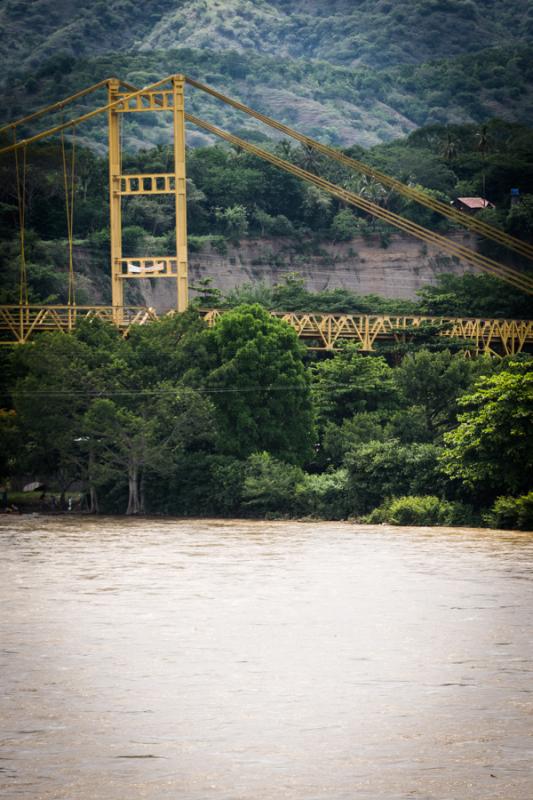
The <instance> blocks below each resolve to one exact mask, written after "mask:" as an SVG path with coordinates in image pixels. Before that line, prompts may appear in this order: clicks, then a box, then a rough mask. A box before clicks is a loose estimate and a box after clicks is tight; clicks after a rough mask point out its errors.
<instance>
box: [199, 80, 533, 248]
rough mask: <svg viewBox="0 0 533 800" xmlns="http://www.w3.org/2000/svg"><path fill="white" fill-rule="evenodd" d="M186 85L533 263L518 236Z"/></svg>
mask: <svg viewBox="0 0 533 800" xmlns="http://www.w3.org/2000/svg"><path fill="white" fill-rule="evenodd" d="M186 81H187V83H188V84H189V85H190V86H193V87H195V88H196V89H199V90H200V91H202V92H205V93H207V94H209V95H211V96H212V97H215V98H216V99H217V100H221V101H222V102H223V103H226V104H227V105H230V106H232V107H233V108H235V109H237V110H238V111H242V112H244V113H245V114H248V115H249V116H251V117H254V118H255V119H257V120H259V121H260V122H263V123H264V124H265V125H269V126H270V127H271V128H275V129H276V130H278V131H280V132H281V133H284V134H285V135H286V136H290V137H291V138H293V139H296V140H297V141H299V142H301V143H302V144H305V145H307V146H308V147H312V148H313V149H315V150H317V151H318V152H320V153H323V154H324V155H326V156H328V157H329V158H332V159H334V160H335V161H338V162H339V163H341V164H344V165H345V166H347V167H349V168H351V169H354V170H357V171H358V172H361V173H363V174H364V175H368V176H369V177H371V178H374V179H375V180H377V181H379V183H381V184H383V185H384V186H388V187H389V188H390V189H394V191H396V192H398V193H399V194H401V195H403V196H404V197H407V198H409V199H410V200H414V201H415V202H416V203H420V204H421V205H423V206H426V207H427V208H431V209H432V210H433V211H436V212H437V213H438V214H441V215H443V216H445V217H448V218H449V219H451V220H453V221H454V222H457V223H459V224H460V225H463V226H464V227H466V228H468V229H470V230H472V231H474V232H476V233H479V234H480V235H482V236H486V237H487V238H489V239H492V240H493V241H495V242H498V244H502V245H504V246H505V247H508V248H510V249H511V250H514V251H515V252H517V253H520V255H523V256H525V257H526V258H530V259H533V245H530V244H528V243H527V242H523V241H522V240H521V239H517V238H516V237H515V236H511V235H510V234H507V233H505V232H504V231H501V230H499V229H498V228H495V227H493V226H492V225H489V224H488V223H487V222H484V221H483V220H480V219H477V218H476V217H472V216H468V215H467V214H464V213H463V212H461V211H459V210H458V209H456V208H453V207H450V206H447V205H446V203H442V202H441V201H440V200H437V199H436V198H433V197H430V196H429V195H427V194H426V193H425V192H422V191H420V190H419V189H415V188H414V187H412V186H407V185H406V184H404V183H402V182H401V181H399V180H396V178H392V177H391V176H390V175H386V174H385V173H384V172H380V170H377V169H374V168H373V167H370V166H369V165H368V164H365V163H364V162H362V161H358V160H357V159H354V158H350V156H347V155H345V154H344V153H340V152H339V151H338V150H335V149H334V148H333V147H329V146H328V145H325V144H322V143H321V142H318V141H316V140H315V139H312V138H311V137H310V136H305V135H304V134H302V133H299V131H296V130H295V129H294V128H290V127H289V126H288V125H284V124H283V123H282V122H278V121H277V120H275V119H272V118H271V117H268V116H266V114H261V113H259V112H258V111H254V109H252V108H250V107H249V106H247V105H245V104H244V103H240V102H238V101H237V100H233V99H232V98H231V97H227V96H226V95H224V94H222V93H221V92H218V91H217V90H216V89H213V88H211V87H210V86H206V85H205V84H203V83H200V82H199V81H195V80H194V79H193V78H189V77H188V76H187V78H186Z"/></svg>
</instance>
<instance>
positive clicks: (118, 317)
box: [107, 78, 124, 325]
mask: <svg viewBox="0 0 533 800" xmlns="http://www.w3.org/2000/svg"><path fill="white" fill-rule="evenodd" d="M119 91H120V82H119V81H118V80H117V79H116V78H112V79H111V80H110V81H109V82H108V84H107V94H108V103H113V102H114V101H115V100H116V99H117V95H118V92H119ZM107 118H108V128H109V230H110V238H111V304H112V306H113V322H114V323H115V324H116V325H120V324H122V316H123V308H124V284H123V281H122V279H121V277H120V274H121V262H120V259H121V258H122V203H121V195H120V175H121V153H120V117H119V114H118V113H117V111H116V109H114V108H111V109H109V111H108V113H107Z"/></svg>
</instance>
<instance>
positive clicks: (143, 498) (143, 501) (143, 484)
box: [140, 469, 146, 514]
mask: <svg viewBox="0 0 533 800" xmlns="http://www.w3.org/2000/svg"><path fill="white" fill-rule="evenodd" d="M140 484H141V514H144V512H145V511H146V481H145V478H144V469H141V481H140Z"/></svg>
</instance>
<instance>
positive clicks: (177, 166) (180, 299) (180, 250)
mask: <svg viewBox="0 0 533 800" xmlns="http://www.w3.org/2000/svg"><path fill="white" fill-rule="evenodd" d="M184 87H185V77H184V76H183V75H174V76H173V77H172V93H173V98H172V100H173V107H174V170H175V196H176V259H177V309H178V311H186V310H187V307H188V305H189V278H188V263H187V198H186V193H187V184H186V175H185V102H184V100H185V96H184Z"/></svg>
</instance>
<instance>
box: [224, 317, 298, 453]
mask: <svg viewBox="0 0 533 800" xmlns="http://www.w3.org/2000/svg"><path fill="white" fill-rule="evenodd" d="M208 338H209V340H210V342H211V345H212V348H213V352H214V356H215V362H216V367H215V369H213V371H212V372H211V374H210V375H209V377H208V385H209V387H211V388H212V390H214V393H213V395H212V397H213V402H214V403H215V405H216V408H217V412H218V414H217V416H218V433H219V441H220V447H221V448H222V451H223V452H226V453H229V454H232V455H235V456H237V457H239V458H245V457H246V456H248V455H250V454H251V453H253V452H256V451H262V450H266V451H268V452H270V453H272V455H274V456H275V457H277V458H280V459H282V460H285V461H289V462H293V463H301V462H303V461H305V459H306V458H307V457H308V455H309V454H310V448H311V443H312V441H313V413H312V406H311V396H310V378H309V374H308V372H307V370H306V368H305V366H304V363H303V357H304V352H305V351H304V348H303V346H302V345H301V344H300V342H299V341H298V338H297V336H296V333H295V332H294V330H293V329H292V328H291V327H290V326H289V325H288V324H287V323H285V322H282V321H281V320H278V319H275V318H274V317H272V316H271V315H270V314H269V313H268V312H267V311H265V310H264V309H263V308H261V306H258V305H252V306H239V307H237V308H235V309H234V310H232V311H229V312H228V313H226V314H224V315H223V316H222V318H221V319H220V320H219V322H218V323H217V325H216V326H215V327H214V328H213V329H212V330H211V331H209V332H208Z"/></svg>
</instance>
